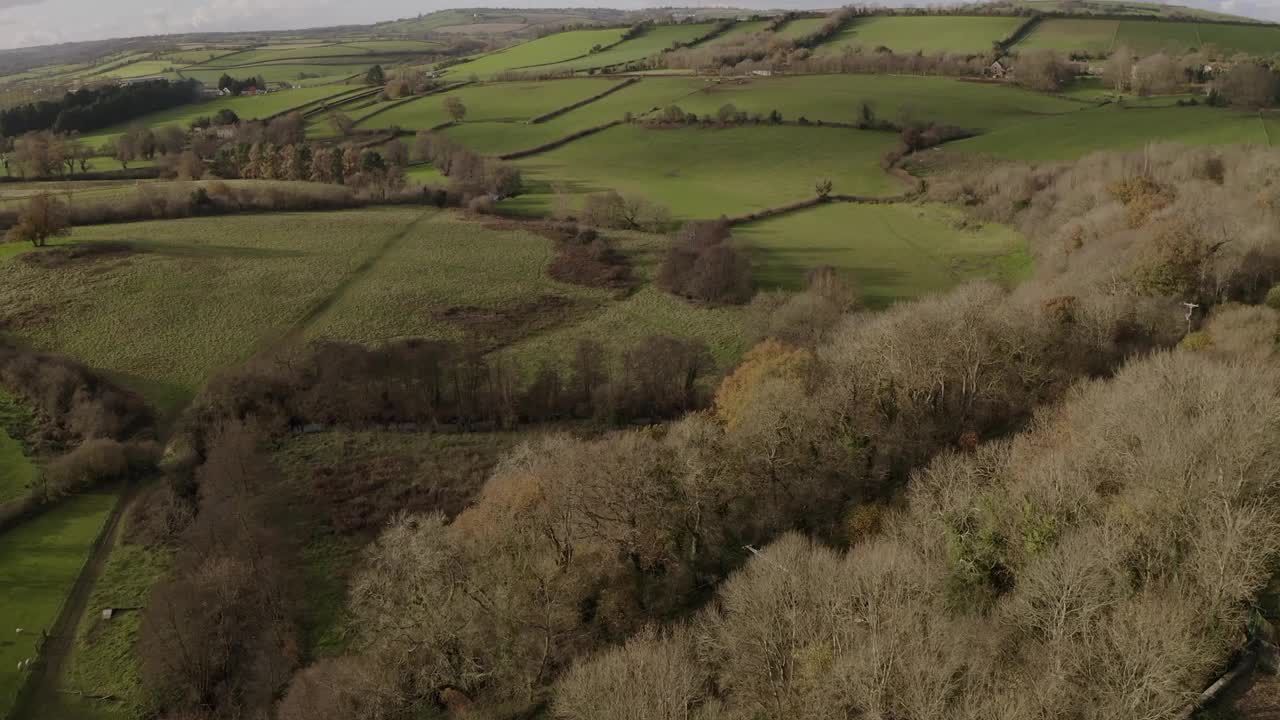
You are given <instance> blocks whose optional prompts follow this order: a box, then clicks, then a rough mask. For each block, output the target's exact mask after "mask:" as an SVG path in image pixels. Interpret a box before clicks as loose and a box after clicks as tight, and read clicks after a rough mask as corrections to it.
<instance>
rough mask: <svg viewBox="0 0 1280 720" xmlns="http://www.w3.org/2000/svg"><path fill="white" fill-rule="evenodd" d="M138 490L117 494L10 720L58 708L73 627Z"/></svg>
mask: <svg viewBox="0 0 1280 720" xmlns="http://www.w3.org/2000/svg"><path fill="white" fill-rule="evenodd" d="M139 487H140V486H139V485H138V484H137V483H130V484H128V485H126V486H125V487H124V489H122V490H121V491H120V497H119V498H118V499H117V500H116V504H115V507H113V508H112V509H111V514H110V515H108V516H107V520H106V522H105V523H104V524H103V526H102V532H101V533H99V535H98V539H97V540H95V541H94V544H93V548H92V549H91V550H90V552H89V558H88V559H87V560H86V561H85V564H84V568H83V569H81V571H80V576H79V577H77V578H76V582H75V584H74V585H72V586H71V592H70V593H68V594H67V599H66V600H65V601H64V602H63V604H62V611H61V612H59V613H58V617H57V619H56V620H54V623H53V627H51V628H49V639H48V640H47V641H46V642H45V646H44V652H43V653H42V655H41V657H40V662H39V663H38V664H37V665H36V666H35V669H34V670H32V671H31V677H29V678H27V682H28V683H29V684H30V686H31V691H30V692H28V693H27V694H26V695H25V697H24V699H23V700H22V701H20V703H19V704H18V705H17V706H15V707H14V708H13V710H12V711H11V713H10V717H11V718H12V719H13V720H36V719H37V718H41V717H49V716H47V715H43V716H42V715H41V714H40V711H41V710H44V711H48V710H50V709H52V708H56V707H57V706H58V704H59V702H58V701H59V699H60V698H59V696H58V690H59V689H60V688H61V687H62V674H63V672H64V671H65V670H66V665H67V660H68V659H69V658H70V657H71V652H72V649H73V647H74V646H75V638H76V628H77V627H78V626H79V624H80V619H81V618H82V617H83V616H84V613H85V610H86V609H87V608H88V607H89V597H90V596H91V595H92V594H93V588H94V586H96V585H97V584H98V578H100V577H101V576H102V569H103V568H104V567H106V564H107V558H109V557H110V556H111V550H112V548H114V547H115V544H116V540H117V538H118V537H119V534H120V520H121V519H122V518H123V517H124V514H125V512H126V511H127V510H128V508H129V506H130V505H132V504H133V499H134V497H136V496H137V493H138V488H139Z"/></svg>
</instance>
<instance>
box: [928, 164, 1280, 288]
mask: <svg viewBox="0 0 1280 720" xmlns="http://www.w3.org/2000/svg"><path fill="white" fill-rule="evenodd" d="M1277 171H1280V153H1276V152H1274V151H1267V150H1259V149H1257V148H1250V149H1247V150H1246V149H1243V148H1187V147H1182V146H1175V145H1156V146H1151V147H1148V148H1147V149H1145V150H1144V151H1142V152H1138V153H1109V154H1099V155H1093V156H1090V157H1086V158H1084V159H1082V160H1079V161H1076V162H1074V163H1047V164H1042V165H1038V166H1026V165H1021V164H1014V163H1010V164H1005V165H1002V166H999V167H995V168H984V169H983V170H982V171H981V172H972V171H963V170H962V171H958V172H955V173H950V174H948V173H939V174H938V175H937V176H935V177H933V178H932V179H931V180H930V183H929V191H928V192H929V197H930V198H932V199H935V200H940V201H946V202H959V203H962V204H964V205H967V206H968V207H969V208H970V209H971V211H972V212H973V213H974V214H975V215H976V216H977V218H979V219H981V220H984V221H998V222H1003V223H1007V224H1010V225H1013V226H1015V227H1017V228H1018V229H1019V230H1021V231H1022V232H1023V234H1024V235H1025V236H1026V237H1028V238H1029V239H1030V242H1031V248H1032V252H1033V254H1035V256H1036V258H1037V263H1036V267H1037V275H1038V277H1037V282H1035V283H1032V284H1029V285H1028V288H1027V289H1026V290H1025V292H1032V291H1033V289H1034V291H1035V292H1038V293H1040V294H1042V295H1043V296H1045V297H1046V298H1047V297H1050V296H1052V295H1055V294H1056V295H1060V296H1074V297H1081V296H1086V295H1089V294H1092V293H1096V292H1098V291H1099V289H1100V288H1103V287H1106V288H1111V289H1112V290H1113V291H1119V290H1120V289H1123V290H1124V291H1126V292H1134V293H1138V294H1141V295H1156V296H1166V297H1176V298H1177V299H1178V300H1179V301H1187V302H1195V303H1199V304H1201V305H1203V306H1210V305H1213V304H1217V303H1221V302H1227V301H1245V302H1258V301H1260V300H1261V299H1262V298H1263V296H1265V294H1266V292H1267V291H1268V290H1270V288H1271V287H1272V286H1273V285H1274V284H1275V283H1276V282H1277V280H1280V243H1277V242H1276V241H1275V240H1274V239H1273V234H1272V233H1271V230H1270V228H1271V227H1272V222H1273V220H1272V219H1271V213H1272V212H1274V209H1275V208H1277V207H1280V196H1277V191H1276V189H1275V188H1274V187H1273V186H1272V183H1271V180H1270V178H1271V177H1272V176H1273V173H1275V172H1277Z"/></svg>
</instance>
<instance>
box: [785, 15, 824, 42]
mask: <svg viewBox="0 0 1280 720" xmlns="http://www.w3.org/2000/svg"><path fill="white" fill-rule="evenodd" d="M826 21H827V19H826V18H825V17H812V18H796V19H795V20H791V21H790V22H788V23H786V24H785V25H783V26H782V28H781V29H779V30H778V34H779V35H781V36H782V37H785V38H790V39H792V40H795V39H797V38H802V37H804V36H806V35H809V34H811V33H813V32H814V31H816V30H817V29H818V28H820V27H822V25H823V24H824V23H825V22H826Z"/></svg>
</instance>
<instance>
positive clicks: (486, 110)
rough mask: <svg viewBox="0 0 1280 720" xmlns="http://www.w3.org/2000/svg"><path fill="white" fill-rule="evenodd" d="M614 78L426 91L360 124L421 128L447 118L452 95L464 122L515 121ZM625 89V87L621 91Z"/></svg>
mask: <svg viewBox="0 0 1280 720" xmlns="http://www.w3.org/2000/svg"><path fill="white" fill-rule="evenodd" d="M614 82H617V81H611V80H605V79H596V78H572V79H567V80H547V81H544V82H515V83H497V84H490V85H473V86H468V87H464V88H462V89H460V90H455V91H453V92H449V93H441V94H439V95H428V96H426V97H422V98H419V99H417V100H413V101H412V102H408V103H405V104H403V105H400V106H398V107H395V108H393V109H391V110H388V111H387V112H384V113H381V114H379V115H377V116H375V117H372V118H369V119H368V120H367V121H365V122H363V123H361V124H360V127H362V128H379V129H380V128H389V127H392V126H396V127H401V128H404V129H406V130H423V129H426V128H430V127H434V126H436V125H439V124H441V123H445V122H448V121H449V114H448V113H447V112H445V101H446V100H447V99H448V98H450V97H456V98H458V99H459V100H461V101H462V103H463V105H465V106H466V108H467V116H466V120H465V121H464V122H515V121H521V120H527V119H529V118H531V117H535V116H537V115H541V114H543V113H547V112H551V111H552V110H555V109H557V108H561V107H564V106H566V105H572V104H573V103H575V102H578V101H579V100H582V99H584V98H588V97H591V96H592V95H595V94H596V93H600V92H603V91H605V90H607V89H608V88H609V87H610V85H611V84H612V83H614ZM624 92H625V91H624Z"/></svg>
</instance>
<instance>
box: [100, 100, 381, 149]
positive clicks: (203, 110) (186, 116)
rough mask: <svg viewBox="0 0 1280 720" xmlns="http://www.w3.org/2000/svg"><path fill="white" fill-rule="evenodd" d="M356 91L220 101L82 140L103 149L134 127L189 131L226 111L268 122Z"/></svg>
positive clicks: (166, 113) (181, 108)
mask: <svg viewBox="0 0 1280 720" xmlns="http://www.w3.org/2000/svg"><path fill="white" fill-rule="evenodd" d="M356 88H357V86H337V85H330V86H325V87H314V88H302V89H300V90H281V91H280V92H274V93H270V94H268V95H255V96H253V97H248V96H245V97H227V98H218V99H216V100H209V101H206V102H200V103H193V104H190V105H181V106H178V107H176V108H170V109H169V110H162V111H160V112H157V113H152V114H150V115H144V116H142V117H140V118H137V119H136V120H132V121H130V122H128V123H125V124H123V125H117V126H115V127H112V128H107V129H105V130H99V131H96V132H94V133H92V134H87V135H84V136H83V137H81V138H80V140H81V142H84V143H85V144H87V145H89V146H90V147H95V148H96V147H101V146H102V145H103V144H104V143H106V142H107V141H108V140H111V139H114V138H116V137H119V136H120V135H121V134H122V133H124V131H125V130H127V129H128V128H129V127H130V126H132V125H145V126H147V127H153V128H154V127H159V126H161V125H180V126H182V127H183V128H186V127H187V126H189V125H190V124H191V123H192V122H194V121H195V120H196V119H197V118H201V117H210V116H212V115H214V114H216V113H217V112H218V111H219V110H223V109H227V110H231V111H232V112H234V113H235V114H236V115H238V116H240V118H241V119H244V120H252V119H261V118H267V117H271V116H272V115H277V114H279V113H282V112H285V111H286V110H292V109H293V108H297V107H301V106H303V105H307V104H309V103H313V102H316V101H318V100H321V99H323V98H326V97H331V96H333V95H337V94H339V93H344V92H347V91H350V90H353V89H356Z"/></svg>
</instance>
